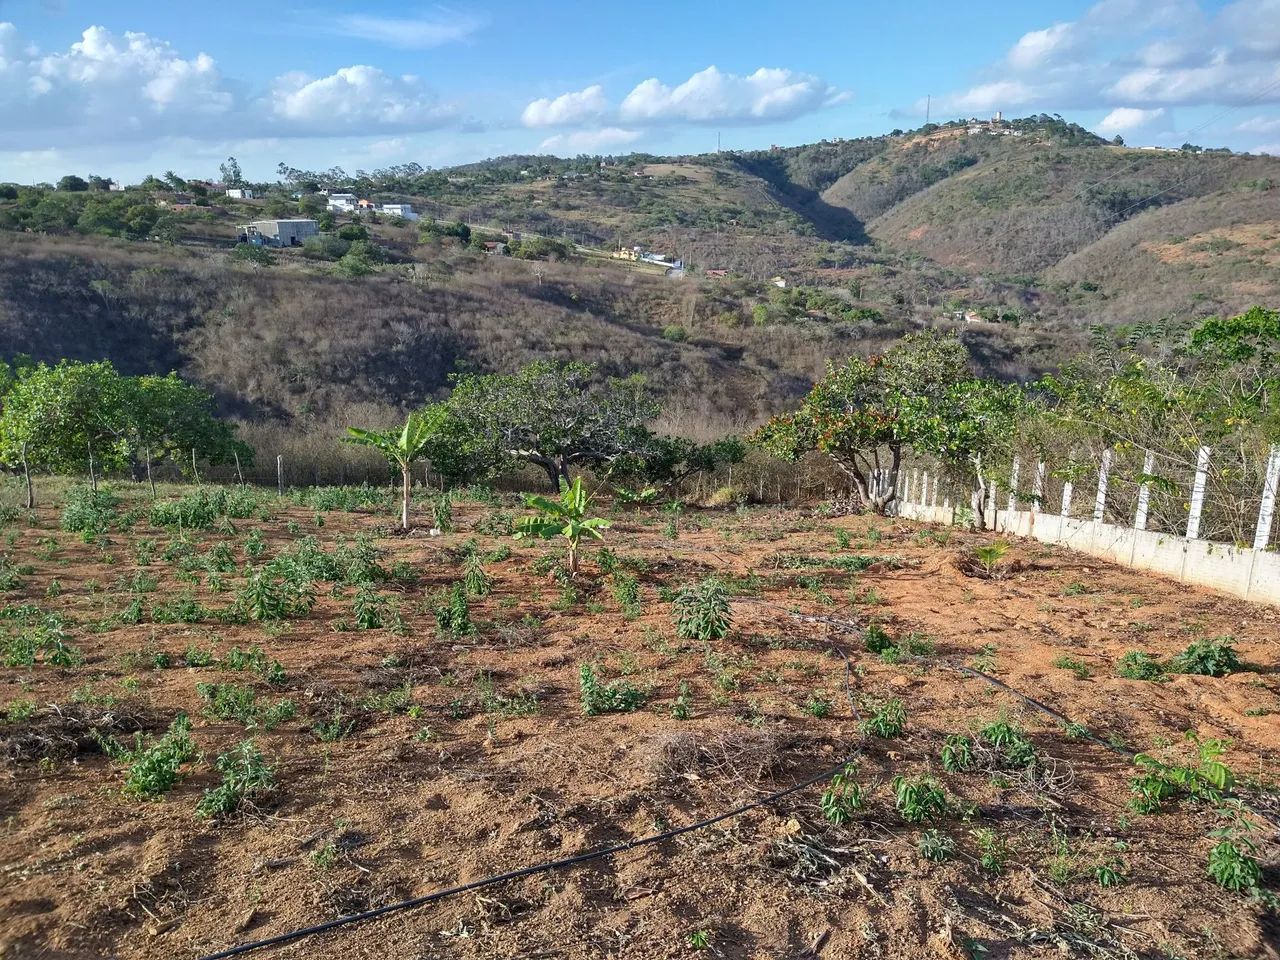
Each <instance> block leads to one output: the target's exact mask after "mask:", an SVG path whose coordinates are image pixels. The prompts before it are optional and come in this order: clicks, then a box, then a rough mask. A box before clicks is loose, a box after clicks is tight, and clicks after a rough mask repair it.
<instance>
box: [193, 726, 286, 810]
mask: <svg viewBox="0 0 1280 960" xmlns="http://www.w3.org/2000/svg"><path fill="white" fill-rule="evenodd" d="M215 766H216V767H217V769H218V772H219V773H221V774H222V782H221V783H220V784H219V785H218V786H216V787H211V788H210V789H208V790H206V791H205V792H204V796H203V797H201V798H200V803H199V804H198V805H197V806H196V816H197V817H200V818H202V819H213V818H215V817H220V816H226V815H228V814H231V813H235V812H236V811H237V810H239V809H240V807H241V806H243V805H244V804H245V803H246V802H248V801H252V800H254V799H255V798H257V797H260V796H262V795H263V794H264V793H267V792H268V791H270V790H271V788H272V787H273V786H274V785H275V774H274V773H273V771H272V769H271V768H270V767H269V766H267V764H266V761H265V760H263V758H262V752H261V751H260V750H258V748H257V746H256V745H255V744H254V742H253V741H252V740H245V741H243V742H242V743H240V744H238V745H236V746H235V747H232V748H231V749H230V750H228V751H227V752H226V753H224V754H222V755H221V756H219V757H218V759H217V760H216V761H215Z"/></svg>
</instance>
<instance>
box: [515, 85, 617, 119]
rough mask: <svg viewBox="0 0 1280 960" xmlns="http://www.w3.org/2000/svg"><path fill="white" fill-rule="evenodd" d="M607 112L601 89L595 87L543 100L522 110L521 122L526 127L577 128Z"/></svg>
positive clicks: (535, 101) (602, 89) (607, 105)
mask: <svg viewBox="0 0 1280 960" xmlns="http://www.w3.org/2000/svg"><path fill="white" fill-rule="evenodd" d="M608 110H609V101H608V100H606V99H605V95H604V87H602V86H600V85H599V84H596V85H594V86H590V87H587V89H585V90H579V91H577V92H576V93H563V94H561V95H560V96H558V97H555V98H554V99H550V98H547V97H543V98H541V99H539V100H534V101H533V102H532V103H530V104H529V105H528V106H527V107H525V108H524V113H523V114H521V116H520V120H521V122H522V123H524V125H525V126H526V127H560V126H576V125H578V124H581V123H585V122H587V121H590V120H596V119H598V118H600V117H601V116H603V115H604V114H605V113H606V112H608Z"/></svg>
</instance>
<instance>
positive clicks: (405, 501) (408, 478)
mask: <svg viewBox="0 0 1280 960" xmlns="http://www.w3.org/2000/svg"><path fill="white" fill-rule="evenodd" d="M409 467H410V464H408V463H405V465H404V466H403V467H401V469H400V480H401V482H402V484H403V489H402V490H401V491H400V494H401V499H400V529H401V530H403V531H404V532H405V533H408V532H409V495H410V493H411V492H412V490H413V474H412V473H410V472H409Z"/></svg>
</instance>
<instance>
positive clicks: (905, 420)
mask: <svg viewBox="0 0 1280 960" xmlns="http://www.w3.org/2000/svg"><path fill="white" fill-rule="evenodd" d="M968 362H969V354H968V351H967V350H966V349H965V347H964V345H963V344H962V343H961V342H960V340H959V339H958V338H957V337H956V336H954V335H944V334H938V333H936V332H932V331H926V332H924V333H916V334H908V335H907V336H906V337H903V338H902V340H900V341H899V342H898V343H896V344H894V345H893V346H892V347H890V348H889V349H888V350H887V351H885V353H884V355H883V356H873V357H867V358H860V357H853V358H850V359H849V360H847V361H846V362H845V363H844V364H843V365H842V366H839V367H837V366H835V365H834V364H829V365H828V368H827V375H826V376H825V377H823V378H822V379H821V380H819V381H818V382H817V383H816V384H814V386H813V389H812V390H811V391H810V392H809V395H808V396H807V397H805V399H804V401H803V402H802V404H801V406H800V409H799V410H798V411H797V412H795V413H792V414H786V415H784V416H780V417H774V418H773V419H772V420H770V421H769V422H768V423H766V424H765V425H764V426H763V427H761V428H760V429H759V430H757V431H756V432H755V433H754V434H752V436H751V437H750V438H748V439H749V440H750V441H751V442H752V443H755V444H758V445H759V446H761V447H763V448H765V449H766V450H768V451H769V452H770V453H772V454H773V455H774V456H776V457H780V458H781V459H784V460H790V461H795V460H797V459H799V458H800V457H801V456H803V455H804V454H806V453H809V452H810V451H813V450H817V451H820V452H822V453H825V454H827V455H828V456H829V457H831V459H832V460H833V461H834V462H835V464H836V466H838V467H839V468H840V469H841V470H842V471H843V472H844V473H845V474H846V475H847V476H848V477H849V479H850V480H851V481H852V482H853V485H854V487H855V488H856V489H857V491H858V495H859V497H860V498H861V499H862V502H863V503H864V504H866V505H867V507H868V508H870V509H871V510H872V511H874V512H876V513H880V514H884V513H888V512H890V510H891V508H892V504H893V502H894V500H895V499H896V498H897V484H898V471H899V468H900V467H901V463H902V452H903V449H904V448H906V447H907V446H909V445H911V444H912V443H913V442H915V441H916V440H917V439H918V438H919V437H920V431H921V429H922V428H923V427H924V426H925V425H927V424H928V423H929V422H930V419H929V418H930V417H937V416H940V415H941V412H942V409H943V408H944V406H945V405H943V404H942V403H941V401H942V399H943V397H944V395H945V394H946V393H947V391H948V390H949V389H950V388H951V386H952V385H953V384H955V383H957V382H958V381H961V380H967V379H969V378H970V375H969V372H968Z"/></svg>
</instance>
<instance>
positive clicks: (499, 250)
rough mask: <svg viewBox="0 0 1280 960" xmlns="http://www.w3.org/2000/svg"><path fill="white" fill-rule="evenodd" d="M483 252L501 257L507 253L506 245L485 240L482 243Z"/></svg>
mask: <svg viewBox="0 0 1280 960" xmlns="http://www.w3.org/2000/svg"><path fill="white" fill-rule="evenodd" d="M484 252H485V253H492V254H496V255H498V256H502V255H504V254H505V253H506V252H507V245H506V244H505V243H503V242H502V241H501V240H486V241H485V242H484Z"/></svg>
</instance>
